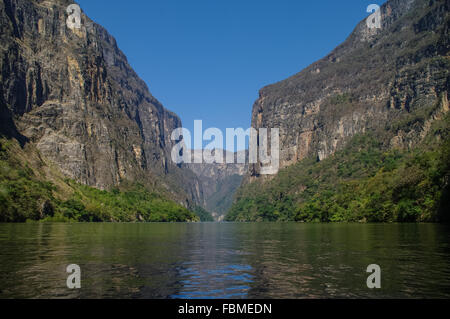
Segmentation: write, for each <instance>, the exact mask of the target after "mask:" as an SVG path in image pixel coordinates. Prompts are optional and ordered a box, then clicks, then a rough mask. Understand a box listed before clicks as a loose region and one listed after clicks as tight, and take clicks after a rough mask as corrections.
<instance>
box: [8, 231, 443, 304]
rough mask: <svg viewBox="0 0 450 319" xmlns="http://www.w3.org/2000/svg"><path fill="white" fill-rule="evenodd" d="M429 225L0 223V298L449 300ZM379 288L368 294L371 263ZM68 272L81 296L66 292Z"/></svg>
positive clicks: (438, 245)
mask: <svg viewBox="0 0 450 319" xmlns="http://www.w3.org/2000/svg"><path fill="white" fill-rule="evenodd" d="M449 235H450V229H449V227H448V226H445V225H432V224H424V225H417V224H392V225H358V224H337V225H334V224H332V225H328V224H327V225H321V224H314V225H308V224H295V223H286V224H268V223H267V224H266V223H262V224H254V223H249V224H219V223H205V224H0V298H357V297H363V298H398V297H404V298H423V297H430V298H432V297H437V298H449V297H450V269H449V265H450V263H449V261H450V249H449V247H450V236H449ZM374 263H375V264H378V265H380V266H381V269H382V288H381V289H376V290H371V289H368V288H367V286H366V279H367V276H368V275H369V274H367V273H366V268H367V266H368V265H369V264H374ZM69 264H78V265H80V267H81V271H82V278H81V286H82V288H81V289H79V290H69V289H68V288H67V287H66V279H67V276H68V274H67V273H66V272H65V271H66V267H67V265H69Z"/></svg>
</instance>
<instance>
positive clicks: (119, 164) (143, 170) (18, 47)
mask: <svg viewBox="0 0 450 319" xmlns="http://www.w3.org/2000/svg"><path fill="white" fill-rule="evenodd" d="M72 3H73V2H72V1H68V0H45V1H44V0H0V114H1V126H2V132H1V133H3V134H5V135H9V136H13V137H16V138H21V139H22V140H23V141H29V142H32V143H35V145H36V146H37V148H38V149H39V150H40V152H41V153H42V155H43V156H45V157H46V158H48V159H50V160H51V161H52V162H54V163H55V164H56V165H57V166H58V167H59V168H60V170H61V171H62V172H63V173H64V174H65V175H66V176H67V177H70V178H72V179H75V180H77V181H79V182H81V183H84V184H87V185H90V186H94V187H97V188H100V189H106V188H108V187H110V186H113V185H118V184H119V183H120V182H121V181H123V180H131V181H139V182H142V183H145V184H146V185H152V186H153V187H158V188H160V189H166V190H167V191H168V192H169V193H171V194H172V195H173V199H175V200H177V201H178V202H180V203H183V205H185V206H190V205H192V204H194V203H201V202H202V201H203V199H202V196H203V195H202V189H201V185H200V183H199V182H198V180H197V178H196V177H195V175H194V174H193V173H192V172H191V171H190V170H188V169H183V168H180V167H177V166H176V165H174V164H172V161H171V157H170V151H171V149H172V146H173V144H174V142H173V141H171V140H170V135H171V132H172V130H173V129H175V128H178V127H180V126H181V121H180V119H179V118H178V117H177V116H176V115H175V114H173V113H171V112H170V111H167V110H166V109H165V108H164V107H163V106H162V105H161V103H159V102H158V100H157V99H156V98H154V97H153V96H152V95H151V94H150V92H149V91H148V88H147V86H146V84H145V83H144V82H143V81H142V80H141V79H140V78H139V77H138V76H137V75H136V73H135V72H134V71H133V69H132V68H131V67H130V66H129V64H128V62H127V58H126V57H125V55H124V54H123V53H122V52H121V51H120V50H119V49H118V46H117V43H116V41H115V39H114V38H113V37H112V36H111V35H109V34H108V32H107V31H106V30H105V29H104V28H102V27H101V26H99V25H97V24H95V23H93V22H92V21H91V20H90V19H89V18H88V17H87V16H86V15H85V14H84V13H82V14H81V28H79V29H77V28H72V29H71V28H69V27H68V25H67V23H66V20H67V18H68V15H69V14H68V13H67V11H66V10H67V7H68V6H69V5H70V4H72Z"/></svg>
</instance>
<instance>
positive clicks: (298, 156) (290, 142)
mask: <svg viewBox="0 0 450 319" xmlns="http://www.w3.org/2000/svg"><path fill="white" fill-rule="evenodd" d="M449 5H450V4H449V1H446V0H432V1H430V0H391V1H387V3H385V4H384V5H383V6H382V7H381V18H382V19H381V28H380V29H376V28H372V29H371V28H368V26H367V24H366V21H365V20H364V21H362V22H361V23H360V24H359V25H358V26H357V27H356V29H355V30H354V32H353V33H352V34H351V35H350V37H349V38H348V39H347V40H346V41H345V42H344V43H343V44H342V45H340V46H339V47H337V48H336V49H335V50H334V51H333V52H331V53H330V54H329V55H327V56H326V57H325V58H323V59H321V60H319V61H317V62H316V63H313V64H312V65H310V66H309V67H307V68H306V69H304V70H303V71H301V72H300V73H298V74H296V75H294V76H292V77H290V78H288V79H286V80H284V81H281V82H279V83H276V84H273V85H269V86H267V87H265V88H263V89H262V90H261V91H260V96H259V99H258V100H257V101H256V103H255V105H254V107H253V113H252V127H255V128H262V127H263V128H280V148H281V151H280V167H281V168H283V167H286V166H290V165H292V164H294V163H296V162H298V161H301V160H302V159H304V158H306V157H312V156H313V157H316V158H317V160H319V161H320V160H323V159H325V158H327V157H328V156H330V155H331V154H334V153H335V152H336V151H337V150H339V149H341V148H342V147H343V146H344V145H345V144H346V143H347V142H348V141H349V140H350V139H351V138H352V137H353V136H355V135H356V134H358V133H365V132H367V131H373V130H382V131H383V130H384V131H386V132H389V133H391V134H390V135H389V134H388V135H387V136H390V137H389V140H387V141H385V142H386V144H387V146H388V147H394V146H395V147H411V146H413V145H416V144H417V142H418V141H420V139H421V137H423V136H424V131H426V130H427V127H429V124H430V123H429V122H430V121H433V119H436V118H439V117H440V116H442V114H443V113H445V112H447V111H448V93H449V90H450V85H449V83H450V81H449V69H450V60H449V59H450V58H449V39H450V37H449V32H448V29H449ZM419 113H420V114H421V115H420V117H421V118H418V119H417V118H416V119H411V116H412V114H414V116H417V114H419ZM422 113H423V114H422ZM402 120H404V121H406V123H405V124H407V125H405V126H401V125H397V124H396V125H393V123H400V122H401V121H402ZM408 121H412V122H408ZM259 170H260V167H259V165H258V164H255V165H251V166H250V174H249V175H250V176H249V178H247V181H252V180H255V179H256V178H258V177H259V176H260V174H259Z"/></svg>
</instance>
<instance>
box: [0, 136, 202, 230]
mask: <svg viewBox="0 0 450 319" xmlns="http://www.w3.org/2000/svg"><path fill="white" fill-rule="evenodd" d="M21 152H22V151H21V149H20V147H19V146H18V144H17V142H15V141H13V140H6V139H0V222H25V221H38V220H41V221H49V222H71V221H74V222H134V221H141V222H144V221H145V222H184V221H198V220H199V218H198V217H197V216H196V215H195V214H194V213H192V212H190V211H189V210H187V209H186V208H184V207H182V206H181V205H178V204H176V203H175V202H173V201H171V200H169V199H167V198H165V197H164V196H163V195H160V194H156V193H153V192H150V191H149V190H147V189H146V188H145V187H144V186H143V185H140V184H136V183H135V184H130V183H123V184H122V185H121V186H120V188H115V189H112V190H109V191H103V190H98V189H96V188H92V187H89V186H85V185H80V184H78V183H75V182H74V181H70V180H64V181H59V184H60V185H58V186H57V185H56V184H55V183H53V182H49V181H46V180H45V178H44V176H41V175H40V173H39V172H38V170H34V169H32V168H31V165H30V164H29V163H28V162H26V161H24V160H23V158H22V159H20V158H19V155H17V154H20V153H21ZM12 154H14V155H12ZM22 157H26V155H25V154H22ZM30 157H32V156H30ZM40 164H41V165H44V164H43V163H40ZM63 189H64V190H63ZM67 190H68V191H67ZM67 193H68V194H67Z"/></svg>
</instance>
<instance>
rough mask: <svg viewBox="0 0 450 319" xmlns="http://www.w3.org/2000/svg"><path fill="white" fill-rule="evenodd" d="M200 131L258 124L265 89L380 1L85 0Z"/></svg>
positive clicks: (154, 88) (166, 99)
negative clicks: (255, 117)
mask: <svg viewBox="0 0 450 319" xmlns="http://www.w3.org/2000/svg"><path fill="white" fill-rule="evenodd" d="M77 2H78V3H79V4H80V6H81V8H82V9H83V10H84V12H85V13H86V14H87V15H88V16H89V17H90V18H91V19H93V20H94V21H95V22H97V23H99V24H101V25H103V26H104V27H105V28H106V29H107V30H108V31H109V32H110V33H111V34H112V35H113V36H114V37H115V38H116V39H117V42H118V45H119V47H120V49H121V50H122V51H123V52H124V53H125V55H126V56H127V57H128V60H129V62H130V64H131V66H132V67H133V68H134V69H135V71H136V72H137V73H138V75H139V76H140V77H141V78H142V79H143V80H144V81H145V82H146V83H147V85H148V86H149V88H150V91H151V93H152V94H153V95H154V96H155V97H156V98H157V99H158V100H159V101H161V102H162V103H163V104H164V106H165V107H166V108H167V109H169V110H171V111H173V112H175V113H177V114H178V115H179V116H180V117H181V119H182V121H183V126H184V127H186V128H188V129H189V130H191V132H193V125H194V120H198V119H200V120H203V127H204V129H205V128H208V127H218V128H220V129H221V130H223V131H224V132H225V128H227V127H230V128H237V127H243V128H245V129H246V128H248V127H250V121H251V110H252V106H253V103H254V101H255V100H256V99H257V98H258V91H259V89H261V88H262V87H264V86H265V85H268V84H271V83H275V82H278V81H280V80H283V79H285V78H287V77H289V76H291V75H293V74H295V73H297V72H299V71H301V70H302V69H303V68H305V67H307V66H308V65H309V64H311V63H313V62H314V61H316V60H318V59H320V58H322V57H323V56H325V55H327V54H328V53H329V52H330V51H331V50H333V49H334V48H335V47H336V46H337V45H339V44H340V43H341V42H343V41H344V40H345V39H346V38H347V36H348V35H349V34H350V33H351V32H352V30H353V29H354V27H355V26H356V24H357V23H358V22H359V21H361V20H362V19H364V18H365V17H367V16H368V15H369V14H368V13H366V8H367V6H368V5H369V4H372V3H376V4H381V3H382V1H378V2H377V1H374V0H368V1H366V0H345V1H338V0H309V1H303V0H295V1H294V0H270V1H267V0H258V1H256V0H226V1H225V0H191V1H189V0H159V1H154V0H127V1H124V0H78V1H77Z"/></svg>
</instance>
